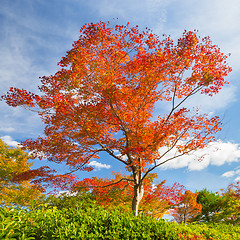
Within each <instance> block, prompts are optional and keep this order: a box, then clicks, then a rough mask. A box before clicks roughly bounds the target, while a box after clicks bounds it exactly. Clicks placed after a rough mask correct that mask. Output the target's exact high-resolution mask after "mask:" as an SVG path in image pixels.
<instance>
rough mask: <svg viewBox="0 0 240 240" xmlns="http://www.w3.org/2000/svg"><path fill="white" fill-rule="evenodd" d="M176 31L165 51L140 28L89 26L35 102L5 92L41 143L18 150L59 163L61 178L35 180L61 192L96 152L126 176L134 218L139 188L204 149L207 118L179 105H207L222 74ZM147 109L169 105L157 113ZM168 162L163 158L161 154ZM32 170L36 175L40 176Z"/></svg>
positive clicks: (200, 43) (203, 43)
mask: <svg viewBox="0 0 240 240" xmlns="http://www.w3.org/2000/svg"><path fill="white" fill-rule="evenodd" d="M197 34H198V33H197V31H184V33H183V35H182V37H181V38H179V39H178V41H177V43H176V44H175V43H174V41H173V40H172V39H171V38H170V37H169V36H163V38H162V39H160V37H158V36H156V35H155V34H153V33H152V31H151V30H149V29H146V30H145V31H140V30H139V28H138V27H137V26H136V27H130V26H129V23H128V24H127V25H126V26H120V25H116V26H111V24H110V23H104V22H98V23H90V24H86V25H84V26H82V28H81V29H80V37H79V39H78V40H77V41H75V42H74V44H73V47H72V49H71V50H69V51H68V52H67V54H66V56H65V57H63V58H62V60H61V61H60V62H59V66H60V69H59V70H58V71H57V72H56V73H55V74H54V75H51V76H44V77H42V78H41V86H40V87H39V89H40V92H41V94H35V93H31V92H28V91H27V90H24V89H19V88H11V89H10V90H9V92H8V93H6V94H5V95H4V96H2V99H3V100H5V101H6V102H7V103H8V104H9V105H10V106H13V107H16V106H24V107H25V108H27V109H30V110H34V111H37V112H38V113H39V115H40V117H41V119H42V121H43V123H44V124H45V131H44V134H45V136H43V137H39V138H37V139H28V140H26V141H25V142H23V143H22V145H23V146H24V148H25V149H28V150H30V151H31V152H32V157H33V158H35V157H39V156H40V158H43V157H44V158H46V159H48V160H49V161H53V162H56V163H65V164H66V165H67V166H68V167H69V168H70V170H69V172H68V173H66V174H62V175H58V174H57V173H56V174H47V175H46V176H45V177H44V174H43V173H44V169H43V168H42V169H41V170H42V173H41V174H40V178H41V179H42V180H45V181H51V182H53V183H55V184H59V183H60V182H61V179H62V180H63V179H64V181H67V183H66V184H65V186H67V185H70V184H71V183H72V182H75V181H76V179H75V178H74V177H73V175H71V174H72V173H73V172H75V171H82V170H87V171H90V170H92V167H91V166H89V165H88V164H89V162H90V161H91V160H92V159H94V158H98V157H99V153H100V152H106V153H107V154H108V155H109V157H111V160H109V161H112V160H115V161H119V162H121V163H122V164H123V165H124V166H125V167H126V169H127V170H128V171H129V172H131V178H128V179H127V178H126V179H124V180H125V181H127V182H129V183H131V184H133V186H134V187H133V193H134V194H133V201H132V210H133V212H134V213H135V215H137V213H138V205H139V202H140V201H141V199H142V197H143V194H144V179H145V178H146V177H147V176H148V174H149V173H150V172H152V171H154V170H155V169H156V168H157V167H159V166H161V165H162V164H164V163H166V162H167V161H170V160H172V159H174V158H177V157H179V156H183V155H185V154H189V153H191V152H192V151H195V150H197V149H200V148H204V147H205V146H206V145H207V144H208V143H209V142H210V141H213V140H214V134H215V133H216V132H218V131H219V130H220V129H221V123H220V120H219V118H218V117H217V116H215V117H210V116H208V115H207V114H204V113H201V112H200V111H198V109H187V108H186V106H185V105H184V103H185V102H186V101H187V100H188V99H189V98H190V97H191V96H193V95H195V94H197V93H200V94H205V95H209V96H213V95H214V94H216V93H218V92H219V90H220V89H221V88H222V87H223V85H224V84H226V83H227V81H226V80H225V77H226V76H227V75H228V73H229V72H230V71H231V68H230V67H229V66H228V64H227V62H226V59H227V55H224V54H223V53H222V52H221V51H220V49H219V48H218V47H217V46H216V45H214V44H213V43H212V42H211V40H210V38H209V37H204V38H200V37H199V36H198V35H197ZM156 104H160V105H161V104H163V105H164V106H169V109H168V111H167V112H164V113H157V112H156V111H155V106H156ZM172 151H174V154H172V155H171V157H169V155H168V154H169V153H171V152H172ZM40 172H41V171H38V173H40Z"/></svg>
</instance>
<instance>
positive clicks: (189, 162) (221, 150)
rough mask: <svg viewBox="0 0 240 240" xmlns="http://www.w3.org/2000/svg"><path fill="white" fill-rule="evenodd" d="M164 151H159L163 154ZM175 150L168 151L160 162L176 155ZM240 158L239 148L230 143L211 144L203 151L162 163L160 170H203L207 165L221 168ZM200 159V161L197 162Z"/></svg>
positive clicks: (237, 145) (218, 142)
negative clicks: (184, 168) (185, 168)
mask: <svg viewBox="0 0 240 240" xmlns="http://www.w3.org/2000/svg"><path fill="white" fill-rule="evenodd" d="M165 150H166V149H160V152H164V151H165ZM177 153H178V152H177V149H173V150H172V151H170V152H169V153H168V154H167V155H166V156H165V157H164V158H163V159H161V162H163V161H164V160H167V159H168V158H171V157H173V156H175V155H176V154H177ZM239 158H240V146H239V144H234V143H231V142H222V141H217V142H211V143H209V144H208V146H207V147H206V148H204V149H200V150H197V151H195V152H194V153H192V154H189V155H184V156H181V157H178V158H176V159H173V160H170V161H168V162H166V163H164V164H163V165H162V166H161V168H162V169H171V168H173V169H177V168H183V167H187V168H188V169H189V170H203V169H204V168H207V167H208V166H209V165H215V166H221V165H223V164H226V163H229V164H230V163H232V162H238V161H239ZM199 159H201V161H199Z"/></svg>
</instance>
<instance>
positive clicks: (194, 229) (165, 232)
mask: <svg viewBox="0 0 240 240" xmlns="http://www.w3.org/2000/svg"><path fill="white" fill-rule="evenodd" d="M45 205H46V206H43V207H41V208H38V209H35V210H32V211H27V210H16V209H9V208H1V209H0V239H22V240H23V239H25V240H26V239H84V240H85V239H86V240H87V239H113V240H114V239H139V240H140V239H149V240H150V239H162V240H164V239H167V240H178V239H179V240H183V239H224V240H227V239H228V240H230V239H231V240H235V239H236V240H237V239H239V236H240V227H239V226H234V227H233V226H229V225H220V224H217V225H213V224H212V225H207V224H201V225H197V224H196V225H194V224H189V225H183V224H179V225H178V224H177V223H175V222H172V223H171V222H168V221H165V220H159V221H158V220H155V219H153V218H151V217H149V216H143V215H142V216H139V217H134V216H133V215H132V214H127V213H124V212H122V211H121V210H119V209H116V210H115V211H113V212H108V211H106V210H104V209H103V208H102V207H100V206H97V205H95V204H94V203H92V205H89V206H88V207H86V205H82V204H81V202H80V203H79V204H77V205H75V206H74V207H71V208H68V207H67V208H66V207H61V208H57V207H56V206H54V207H52V206H47V204H45Z"/></svg>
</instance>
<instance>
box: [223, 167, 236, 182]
mask: <svg viewBox="0 0 240 240" xmlns="http://www.w3.org/2000/svg"><path fill="white" fill-rule="evenodd" d="M222 177H226V178H233V177H234V180H235V181H240V169H238V170H233V171H228V172H225V173H223V174H222Z"/></svg>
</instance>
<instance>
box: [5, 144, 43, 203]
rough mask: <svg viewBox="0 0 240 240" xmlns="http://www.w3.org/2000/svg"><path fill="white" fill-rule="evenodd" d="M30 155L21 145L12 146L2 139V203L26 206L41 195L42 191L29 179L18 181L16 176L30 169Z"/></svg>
mask: <svg viewBox="0 0 240 240" xmlns="http://www.w3.org/2000/svg"><path fill="white" fill-rule="evenodd" d="M28 160H29V156H28V154H26V153H25V152H23V151H22V150H21V149H20V148H19V147H18V148H11V147H9V146H8V145H7V144H5V143H4V142H3V141H2V140H1V139H0V205H1V206H12V205H14V206H26V205H30V203H31V201H33V200H34V199H35V200H36V199H37V198H39V197H40V195H41V191H40V189H39V188H38V186H36V185H32V184H30V183H29V181H22V182H20V183H17V182H16V181H15V180H14V176H15V175H18V174H20V173H22V172H25V171H27V170H29V169H30V166H31V165H32V164H31V163H30V162H29V161H28Z"/></svg>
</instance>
